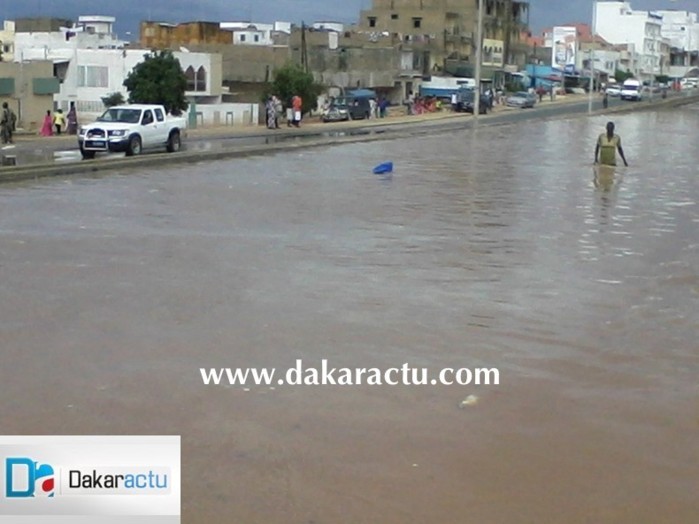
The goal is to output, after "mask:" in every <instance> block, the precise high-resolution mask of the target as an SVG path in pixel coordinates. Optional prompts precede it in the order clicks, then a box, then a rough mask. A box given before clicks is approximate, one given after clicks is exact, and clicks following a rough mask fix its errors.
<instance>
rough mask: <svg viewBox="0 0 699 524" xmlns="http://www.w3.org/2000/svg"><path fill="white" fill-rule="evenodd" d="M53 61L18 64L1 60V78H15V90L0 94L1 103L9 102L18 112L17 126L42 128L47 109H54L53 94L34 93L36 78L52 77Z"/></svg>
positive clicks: (33, 128)
mask: <svg viewBox="0 0 699 524" xmlns="http://www.w3.org/2000/svg"><path fill="white" fill-rule="evenodd" d="M52 77H53V63H52V62H50V61H41V62H31V63H25V64H18V63H16V62H0V78H14V80H15V90H14V93H13V94H11V95H9V96H3V95H0V105H1V104H2V103H3V102H7V103H8V105H9V106H10V107H11V108H12V109H13V111H14V112H15V113H16V114H17V117H18V119H19V121H18V123H17V126H18V127H21V128H23V129H26V130H28V131H37V130H38V129H39V128H41V124H42V123H43V120H44V115H45V114H46V111H47V110H53V107H54V104H53V95H51V94H46V95H36V94H34V83H33V80H34V79H35V78H52Z"/></svg>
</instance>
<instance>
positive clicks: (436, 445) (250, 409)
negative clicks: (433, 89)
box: [0, 107, 699, 524]
mask: <svg viewBox="0 0 699 524" xmlns="http://www.w3.org/2000/svg"><path fill="white" fill-rule="evenodd" d="M698 119H699V108H698V107H686V108H682V109H680V110H673V111H664V112H662V111H661V112H643V113H636V114H629V115H623V116H619V115H617V116H616V117H615V121H616V123H617V130H618V132H619V134H620V135H621V136H622V142H623V144H624V146H625V150H626V153H627V157H628V159H629V162H630V164H631V167H630V168H628V169H619V170H617V172H616V173H615V174H612V175H611V176H610V175H608V174H607V175H604V174H603V176H602V177H601V178H600V179H598V180H595V179H594V171H593V168H592V158H593V145H594V142H595V138H596V136H597V135H598V133H600V132H602V130H603V128H604V124H605V123H606V119H605V118H604V117H594V118H592V119H586V118H573V119H568V120H555V121H541V122H525V123H520V124H513V125H503V126H498V127H487V128H486V127H483V128H481V129H479V130H477V131H476V132H471V131H465V132H463V133H454V132H450V133H448V134H441V135H440V134H434V135H432V136H429V137H424V136H423V137H419V138H413V139H401V140H390V141H378V142H372V143H363V144H357V145H342V146H337V147H328V148H324V149H312V150H308V151H305V152H294V153H284V154H278V155H272V156H268V157H257V158H248V159H242V160H240V159H238V160H231V161H223V162H215V163H213V162H212V163H201V164H196V165H183V166H182V167H178V168H168V170H161V171H158V170H152V171H150V172H145V171H143V172H124V173H117V174H112V175H109V176H103V177H98V178H89V177H76V178H72V179H70V178H64V179H53V180H46V181H40V182H34V183H27V184H20V185H14V186H10V185H3V186H0V278H1V279H2V301H0V329H1V332H0V336H1V347H2V351H1V352H0V384H1V387H2V397H3V401H2V403H0V421H2V433H6V434H181V435H182V438H183V450H182V467H183V475H184V479H183V502H182V511H183V522H185V523H192V524H200V523H202V524H203V523H207V524H208V523H214V522H215V523H242V524H248V523H250V524H257V523H260V524H272V523H283V524H296V523H299V524H311V523H313V524H324V523H331V524H336V523H348V524H359V523H371V524H374V523H382V524H398V523H400V524H403V523H419V524H424V523H440V524H441V523H445V524H452V523H467V524H470V523H477V524H500V523H502V524H510V523H536V524H540V523H561V524H577V523H581V524H582V523H595V524H598V523H615V524H618V523H629V524H639V523H649V524H650V523H653V524H657V523H660V522H663V523H690V522H697V521H699V496H697V486H699V469H698V468H697V465H698V462H697V459H698V458H699V436H698V431H699V409H698V408H699V388H698V386H697V376H698V375H699V342H698V337H697V334H698V333H699V329H698V328H699V313H698V312H699V233H697V231H698V230H699V177H697V171H696V166H697V165H698V164H699V148H697V147H696V144H695V143H694V142H695V136H696V129H697V120H698ZM385 160H392V161H393V162H394V165H395V171H394V173H393V174H392V176H385V175H384V176H376V175H373V174H372V172H371V171H372V167H373V166H375V165H376V164H378V163H380V162H383V161H385ZM299 358H300V359H303V361H304V365H306V366H314V365H316V366H317V365H319V362H320V359H328V360H329V362H330V364H331V365H332V366H335V367H345V366H347V367H372V366H376V367H380V368H382V369H383V368H387V367H391V366H401V365H402V364H403V363H404V362H407V363H409V364H410V365H413V366H420V367H422V366H424V367H427V368H429V369H430V370H433V371H435V372H437V371H438V370H439V369H441V368H443V367H454V368H456V367H469V368H476V367H496V368H498V369H499V371H500V384H499V385H490V386H483V385H481V386H475V385H469V386H459V385H451V386H431V385H426V386H393V387H392V386H361V387H350V386H344V387H339V386H277V387H276V388H275V389H270V388H269V387H255V386H252V387H250V388H249V391H246V390H245V388H243V387H241V386H234V387H213V386H204V385H203V384H202V380H201V376H200V372H199V368H200V367H262V366H270V367H275V368H277V369H279V370H283V369H284V368H287V367H289V366H293V364H294V362H295V360H296V359H299ZM468 395H476V396H477V397H478V402H477V403H476V404H475V405H468V406H465V407H463V408H462V407H461V402H462V401H463V400H464V399H465V398H466V397H467V396H468Z"/></svg>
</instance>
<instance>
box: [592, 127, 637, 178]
mask: <svg viewBox="0 0 699 524" xmlns="http://www.w3.org/2000/svg"><path fill="white" fill-rule="evenodd" d="M600 151H601V153H602V154H601V155H600ZM617 151H619V155H620V156H621V159H622V160H623V161H624V165H625V166H626V167H629V163H628V162H627V161H626V157H625V156H624V150H623V149H622V148H621V138H620V137H619V135H615V134H614V122H607V132H606V133H602V134H601V135H600V136H599V138H598V139H597V146H596V147H595V164H597V160H598V158H599V163H600V164H602V165H603V166H616V152H617Z"/></svg>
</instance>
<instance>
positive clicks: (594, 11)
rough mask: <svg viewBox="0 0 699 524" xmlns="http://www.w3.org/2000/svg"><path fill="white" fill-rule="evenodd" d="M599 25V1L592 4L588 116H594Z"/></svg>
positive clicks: (594, 0)
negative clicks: (597, 29)
mask: <svg viewBox="0 0 699 524" xmlns="http://www.w3.org/2000/svg"><path fill="white" fill-rule="evenodd" d="M596 23H597V0H593V2H592V25H591V26H590V37H591V38H590V39H591V40H592V42H591V44H590V87H589V88H588V93H587V114H589V115H590V114H592V92H593V91H594V88H595V80H594V79H595V24H596Z"/></svg>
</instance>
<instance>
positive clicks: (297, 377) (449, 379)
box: [199, 359, 500, 386]
mask: <svg viewBox="0 0 699 524" xmlns="http://www.w3.org/2000/svg"><path fill="white" fill-rule="evenodd" d="M199 372H200V373H201V379H202V382H203V383H204V385H206V386H363V385H367V386H427V385H432V386H437V385H443V386H452V385H459V386H467V385H498V384H500V371H499V370H498V369H497V368H467V367H457V368H450V367H445V368H442V369H440V370H435V371H430V370H429V369H428V368H425V367H415V366H411V365H410V364H408V363H404V364H402V365H401V366H399V367H388V368H378V367H366V368H363V367H356V368H352V367H333V366H331V365H330V364H329V363H328V361H327V359H322V360H321V361H320V362H319V363H318V365H316V366H308V365H305V364H304V362H303V361H302V360H301V359H298V360H296V362H295V365H294V366H293V367H289V368H285V369H278V368H269V367H260V368H256V367H249V368H199Z"/></svg>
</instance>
